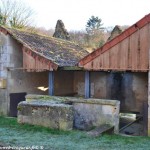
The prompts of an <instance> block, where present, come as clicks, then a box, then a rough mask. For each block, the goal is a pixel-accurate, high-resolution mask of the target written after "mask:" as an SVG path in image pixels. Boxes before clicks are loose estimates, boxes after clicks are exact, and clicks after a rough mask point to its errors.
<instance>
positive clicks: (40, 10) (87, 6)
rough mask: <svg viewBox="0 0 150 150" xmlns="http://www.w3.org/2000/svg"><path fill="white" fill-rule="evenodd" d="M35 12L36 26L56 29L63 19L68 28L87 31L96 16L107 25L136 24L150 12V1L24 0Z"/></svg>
mask: <svg viewBox="0 0 150 150" xmlns="http://www.w3.org/2000/svg"><path fill="white" fill-rule="evenodd" d="M24 1H25V2H26V3H27V4H28V5H29V6H30V7H31V8H32V9H33V10H34V12H35V17H34V18H35V23H34V24H35V25H37V26H39V27H45V28H46V29H54V28H55V26H56V22H57V20H58V19H61V20H62V21H63V22H64V24H65V27H66V29H67V30H69V31H70V30H85V26H86V23H87V21H88V19H89V18H90V17H91V16H92V15H94V16H97V17H99V18H101V19H102V23H103V24H104V25H103V26H104V27H109V26H115V25H132V24H134V23H135V22H137V21H138V20H140V19H141V18H142V17H144V16H145V15H147V14H149V13H150V0H24Z"/></svg>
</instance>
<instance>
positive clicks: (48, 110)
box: [18, 101, 73, 130]
mask: <svg viewBox="0 0 150 150" xmlns="http://www.w3.org/2000/svg"><path fill="white" fill-rule="evenodd" d="M18 122H19V123H29V124H33V125H40V126H44V127H49V128H52V129H59V130H72V128H73V106H71V105H67V104H54V103H51V102H46V101H44V102H39V101H32V102H26V101H24V102H21V103H19V104H18Z"/></svg>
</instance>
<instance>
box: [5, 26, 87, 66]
mask: <svg viewBox="0 0 150 150" xmlns="http://www.w3.org/2000/svg"><path fill="white" fill-rule="evenodd" d="M3 28H4V27H3ZM4 29H5V30H7V32H8V33H9V34H10V35H12V36H13V37H14V38H15V39H16V40H17V41H19V42H20V43H22V44H23V45H24V46H25V47H27V48H29V49H30V50H32V51H33V52H36V53H37V54H39V55H40V56H42V57H44V58H46V59H48V60H51V61H52V62H54V63H55V64H57V65H58V66H59V67H64V66H75V65H76V64H77V63H78V61H79V60H80V59H82V58H83V57H85V56H86V55H87V54H88V52H87V51H86V50H85V49H83V48H81V47H80V46H79V45H77V44H75V43H73V42H71V41H66V40H62V39H58V38H54V37H48V36H44V35H39V34H35V33H31V32H27V31H22V30H17V29H12V28H4Z"/></svg>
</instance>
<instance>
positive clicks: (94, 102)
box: [73, 98, 120, 133]
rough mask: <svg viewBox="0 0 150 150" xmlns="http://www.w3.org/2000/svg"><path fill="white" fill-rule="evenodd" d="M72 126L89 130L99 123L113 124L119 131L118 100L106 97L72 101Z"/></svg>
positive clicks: (115, 130)
mask: <svg viewBox="0 0 150 150" xmlns="http://www.w3.org/2000/svg"><path fill="white" fill-rule="evenodd" d="M73 108H74V127H75V128H77V129H81V130H90V129H92V128H93V127H98V126H101V125H106V124H107V125H110V126H114V132H115V133H118V131H119V112H120V102H119V101H117V100H107V99H105V100H104V99H92V98H91V99H87V100H85V99H83V100H80V101H75V102H74V103H73Z"/></svg>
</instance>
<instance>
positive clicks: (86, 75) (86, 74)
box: [85, 71, 90, 98]
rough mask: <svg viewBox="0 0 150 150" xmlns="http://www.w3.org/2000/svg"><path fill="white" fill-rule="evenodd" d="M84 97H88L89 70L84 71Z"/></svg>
mask: <svg viewBox="0 0 150 150" xmlns="http://www.w3.org/2000/svg"><path fill="white" fill-rule="evenodd" d="M85 98H90V72H89V71H85Z"/></svg>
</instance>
